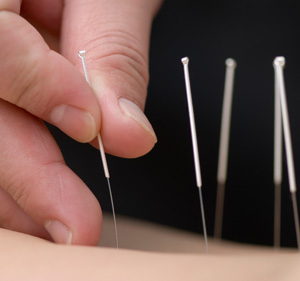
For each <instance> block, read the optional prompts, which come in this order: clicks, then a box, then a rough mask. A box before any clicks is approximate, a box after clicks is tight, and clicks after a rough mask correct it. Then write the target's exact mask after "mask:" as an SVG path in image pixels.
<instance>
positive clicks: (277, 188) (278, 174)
mask: <svg viewBox="0 0 300 281" xmlns="http://www.w3.org/2000/svg"><path fill="white" fill-rule="evenodd" d="M274 67H275V65H274ZM274 74H275V77H274V101H275V102H274V247H275V248H277V249H278V248H280V230H281V184H282V121H281V109H280V93H279V86H278V79H277V74H276V72H274Z"/></svg>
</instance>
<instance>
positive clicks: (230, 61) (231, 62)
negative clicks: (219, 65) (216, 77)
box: [225, 58, 236, 67]
mask: <svg viewBox="0 0 300 281" xmlns="http://www.w3.org/2000/svg"><path fill="white" fill-rule="evenodd" d="M225 64H226V66H228V67H236V61H235V60H234V59H232V58H228V59H227V60H226V61H225Z"/></svg>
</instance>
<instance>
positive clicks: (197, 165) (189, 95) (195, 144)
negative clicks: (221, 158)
mask: <svg viewBox="0 0 300 281" xmlns="http://www.w3.org/2000/svg"><path fill="white" fill-rule="evenodd" d="M181 62H182V64H183V68H184V78H185V87H186V96H187V102H188V110H189V118H190V126H191V135H192V144H193V154H194V165H195V173H196V183H197V187H198V190H199V199H200V207H201V215H202V224H203V234H204V240H205V249H206V252H208V242H207V231H206V222H205V214H204V206H203V199H202V191H201V187H202V179H201V171H200V161H199V151H198V142H197V133H196V125H195V117H194V108H193V100H192V92H191V85H190V76H189V68H188V64H189V59H188V58H187V57H185V58H182V59H181Z"/></svg>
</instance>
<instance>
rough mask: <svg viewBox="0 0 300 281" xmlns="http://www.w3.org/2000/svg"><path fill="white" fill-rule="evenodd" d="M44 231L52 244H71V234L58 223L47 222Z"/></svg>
mask: <svg viewBox="0 0 300 281" xmlns="http://www.w3.org/2000/svg"><path fill="white" fill-rule="evenodd" d="M45 228H46V230H47V231H48V232H49V234H50V235H51V237H52V239H53V240H54V242H56V243H59V244H67V245H71V244H72V238H73V234H72V232H71V231H70V230H69V229H68V228H67V227H66V226H65V225H64V224H62V223H61V222H59V221H55V220H54V221H49V222H47V223H46V224H45Z"/></svg>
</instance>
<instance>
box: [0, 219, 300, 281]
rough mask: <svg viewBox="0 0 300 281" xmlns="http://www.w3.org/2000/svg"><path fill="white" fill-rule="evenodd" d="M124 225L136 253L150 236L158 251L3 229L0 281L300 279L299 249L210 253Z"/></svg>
mask: <svg viewBox="0 0 300 281" xmlns="http://www.w3.org/2000/svg"><path fill="white" fill-rule="evenodd" d="M119 222H120V230H121V232H123V233H122V234H123V235H125V236H126V234H130V235H131V237H127V238H125V240H124V239H123V245H127V246H129V245H130V248H131V249H132V248H137V247H140V246H138V245H135V244H136V243H135V241H136V239H142V238H143V237H144V238H145V234H146V233H147V235H148V236H147V237H148V238H149V237H152V241H150V244H151V245H152V247H153V245H154V244H155V243H156V246H154V247H153V248H154V249H155V251H156V252H151V251H145V249H147V247H148V246H147V240H146V239H144V240H143V241H144V243H143V247H144V250H143V251H141V250H139V251H137V250H130V249H119V250H117V249H113V248H103V247H101V248H99V247H86V246H65V245H57V244H54V243H51V242H47V241H45V240H42V239H39V238H36V237H32V236H28V235H24V234H21V233H17V232H12V231H8V230H3V229H2V230H0V250H1V257H0V263H1V271H0V279H1V280H31V281H32V280H72V281H73V280H118V281H119V280H180V281H181V280H197V281H199V280H206V281H207V280H231V281H232V280H233V281H234V280H251V281H252V280H272V281H276V280H285V281H286V280H298V278H299V274H300V269H299V262H300V255H299V253H298V252H297V251H295V250H294V251H292V250H289V251H287V250H280V251H274V250H273V249H271V248H266V247H253V246H247V245H240V244H233V243H228V242H227V243H225V242H222V243H220V242H215V241H210V244H209V245H210V252H209V254H208V255H206V254H205V253H204V252H203V249H202V248H201V247H199V245H201V244H203V240H202V239H201V238H200V237H199V236H196V235H191V234H188V233H183V232H179V231H174V230H170V229H167V228H163V227H157V226H155V225H149V224H147V223H142V224H140V222H136V221H131V220H128V219H125V220H123V219H120V218H119ZM110 223H111V222H109V223H108V224H106V225H107V226H108V225H109V224H110ZM125 225H127V226H128V225H130V230H129V229H126V230H125V229H123V231H122V228H123V226H125ZM143 233H144V236H143ZM121 237H122V236H121ZM123 238H124V236H123ZM130 238H131V239H130ZM129 240H130V242H129ZM150 240H151V239H150ZM125 241H126V242H125ZM170 241H171V242H170ZM180 241H181V243H182V247H180V250H179V248H178V243H180ZM137 244H138V243H137ZM165 244H167V245H168V249H167V252H166V251H165V250H166V249H165V248H164V246H163V245H165ZM159 245H161V246H159ZM187 245H190V246H193V247H194V248H196V249H198V250H196V251H195V250H192V252H193V253H191V249H192V248H190V247H188V246H187ZM199 249H200V250H199ZM161 250H162V251H164V253H162V252H161ZM197 251H198V252H197Z"/></svg>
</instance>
